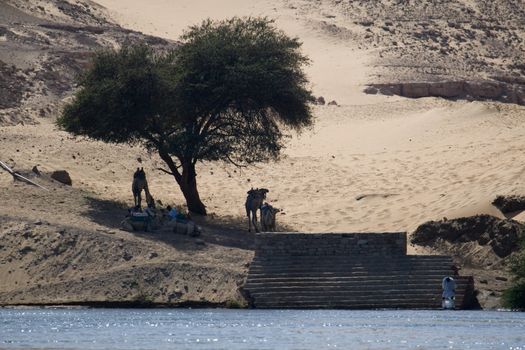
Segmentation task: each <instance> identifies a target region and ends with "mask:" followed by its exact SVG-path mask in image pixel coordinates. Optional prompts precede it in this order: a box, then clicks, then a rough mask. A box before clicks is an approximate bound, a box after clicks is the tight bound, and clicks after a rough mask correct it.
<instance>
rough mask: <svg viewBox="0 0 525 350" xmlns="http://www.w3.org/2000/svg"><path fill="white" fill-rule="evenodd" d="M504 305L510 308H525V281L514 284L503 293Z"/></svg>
mask: <svg viewBox="0 0 525 350" xmlns="http://www.w3.org/2000/svg"><path fill="white" fill-rule="evenodd" d="M503 305H504V306H505V307H508V308H510V309H517V310H525V281H522V282H518V283H516V284H514V285H513V286H512V287H510V288H509V289H507V290H506V291H505V292H504V293H503Z"/></svg>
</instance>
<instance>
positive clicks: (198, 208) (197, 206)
mask: <svg viewBox="0 0 525 350" xmlns="http://www.w3.org/2000/svg"><path fill="white" fill-rule="evenodd" d="M196 176H197V173H196V172H195V165H193V164H189V165H188V166H183V167H182V178H181V181H180V182H179V186H180V189H181V191H182V194H183V195H184V198H186V204H187V205H188V210H189V211H191V212H192V213H196V214H200V215H206V206H205V205H204V203H202V201H201V198H200V196H199V191H198V190H197V178H196Z"/></svg>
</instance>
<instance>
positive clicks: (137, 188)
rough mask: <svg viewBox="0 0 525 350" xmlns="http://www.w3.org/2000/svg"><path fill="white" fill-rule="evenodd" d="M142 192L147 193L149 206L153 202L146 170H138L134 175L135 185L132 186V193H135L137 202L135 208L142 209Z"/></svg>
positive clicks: (134, 197)
mask: <svg viewBox="0 0 525 350" xmlns="http://www.w3.org/2000/svg"><path fill="white" fill-rule="evenodd" d="M142 190H144V192H145V193H146V201H147V202H148V204H149V203H150V201H152V200H153V197H152V196H151V193H150V192H149V189H148V181H147V180H146V173H145V172H144V168H140V169H139V168H137V171H135V173H134V174H133V184H132V185H131V192H133V200H134V201H135V207H138V208H141V204H142Z"/></svg>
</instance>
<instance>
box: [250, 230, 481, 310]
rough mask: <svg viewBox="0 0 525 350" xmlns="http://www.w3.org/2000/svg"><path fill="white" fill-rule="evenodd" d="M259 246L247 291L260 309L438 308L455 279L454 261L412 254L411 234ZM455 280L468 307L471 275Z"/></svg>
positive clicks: (283, 239)
mask: <svg viewBox="0 0 525 350" xmlns="http://www.w3.org/2000/svg"><path fill="white" fill-rule="evenodd" d="M278 235H282V236H278ZM383 235H384V236H383ZM256 247H257V248H256V253H255V257H254V260H253V262H252V264H251V265H250V270H249V274H248V278H247V281H246V284H245V286H244V291H245V292H246V294H247V295H248V296H249V299H250V301H251V304H252V306H253V307H255V308H302V309H304V308H309V309H317V308H344V309H377V308H409V309H437V308H441V292H442V291H441V281H442V279H443V277H445V276H454V271H453V269H452V266H453V262H452V259H451V258H450V257H448V256H429V255H413V256H410V255H406V234H405V233H385V234H313V235H312V236H310V234H297V233H272V234H269V233H263V234H259V235H258V236H257V238H256ZM455 279H456V283H457V289H456V308H463V307H465V306H466V304H467V302H468V299H469V295H470V294H471V292H472V290H473V286H472V278H470V277H459V276H455Z"/></svg>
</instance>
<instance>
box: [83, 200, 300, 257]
mask: <svg viewBox="0 0 525 350" xmlns="http://www.w3.org/2000/svg"><path fill="white" fill-rule="evenodd" d="M86 199H87V204H88V210H87V211H86V212H85V215H86V216H87V217H89V218H90V219H91V220H92V221H93V222H95V223H97V224H99V225H102V226H106V227H108V228H111V229H119V228H120V223H121V222H122V220H124V218H125V216H126V214H127V210H128V206H127V205H126V203H124V202H119V201H114V200H107V199H100V198H96V197H87V198H86ZM192 220H193V221H195V223H196V224H197V225H199V226H201V227H202V234H201V236H200V237H198V238H199V239H202V240H203V241H204V242H206V243H210V244H216V245H221V246H225V247H231V248H239V249H247V250H253V249H254V248H255V233H254V232H248V223H247V218H245V217H241V216H230V215H225V216H219V215H217V214H214V213H210V214H209V215H207V216H200V215H195V214H193V215H192ZM278 229H279V231H283V232H284V231H293V228H291V227H288V226H286V225H278ZM131 234H134V235H136V236H139V237H141V238H145V239H150V240H155V241H161V242H164V243H167V244H170V245H172V246H176V247H177V248H179V249H190V250H195V249H201V247H198V246H197V245H196V244H195V242H196V239H195V238H193V237H189V236H186V235H180V234H175V233H173V232H169V231H166V230H162V229H159V230H156V231H153V232H142V231H133V232H131Z"/></svg>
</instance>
